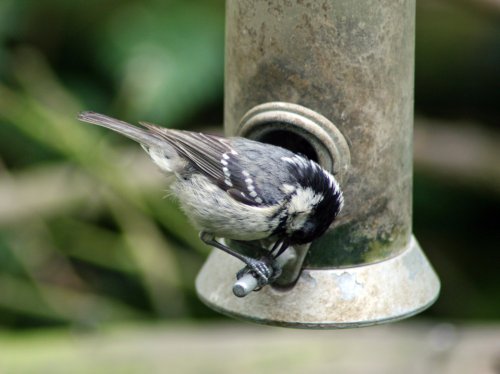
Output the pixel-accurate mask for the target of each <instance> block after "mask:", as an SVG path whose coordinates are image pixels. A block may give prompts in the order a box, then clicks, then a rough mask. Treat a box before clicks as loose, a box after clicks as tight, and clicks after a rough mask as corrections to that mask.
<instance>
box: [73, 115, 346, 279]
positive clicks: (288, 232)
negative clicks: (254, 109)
mask: <svg viewBox="0 0 500 374" xmlns="http://www.w3.org/2000/svg"><path fill="white" fill-rule="evenodd" d="M78 119H79V120H81V121H83V122H86V123H90V124H94V125H98V126H102V127H105V128H107V129H110V130H112V131H114V132H116V133H119V134H121V135H123V136H125V137H128V138H130V139H132V140H134V141H136V142H137V143H139V144H140V145H141V146H142V148H143V149H144V150H145V151H146V153H147V154H148V155H149V156H150V158H151V159H152V161H153V162H154V163H155V164H156V165H157V166H158V167H159V169H160V170H161V171H162V172H163V173H164V174H165V175H166V176H167V178H166V180H167V183H168V188H169V190H170V192H171V194H172V195H173V196H174V197H176V199H177V200H178V201H179V205H180V207H181V209H182V210H183V211H184V213H185V214H186V216H187V217H188V218H189V220H190V221H191V222H192V223H193V225H194V226H195V227H197V228H198V230H199V231H200V239H201V240H202V241H203V242H204V243H206V244H208V245H210V246H212V247H215V248H218V249H220V250H222V251H224V252H226V253H229V254H230V255H232V256H234V257H236V258H238V259H239V260H241V261H242V262H243V263H244V264H245V265H246V266H245V268H243V269H242V270H241V271H240V272H239V273H238V275H237V276H238V278H239V277H241V276H242V275H243V274H245V273H248V272H249V273H251V274H252V276H254V277H255V278H256V279H257V281H258V285H259V288H260V287H262V286H264V285H267V284H270V283H272V282H273V281H274V280H275V279H276V278H277V277H278V276H279V275H280V273H281V268H280V266H279V265H278V263H277V261H276V259H277V258H278V257H279V256H280V255H281V254H282V253H283V252H284V251H285V250H286V249H287V248H288V247H290V246H293V245H300V244H307V243H310V242H312V241H313V240H315V239H317V238H319V237H320V236H321V235H323V234H324V233H325V231H326V230H327V229H328V228H329V227H330V225H331V224H332V222H333V221H334V220H335V218H336V217H337V215H338V214H339V212H340V211H341V210H342V207H343V205H344V197H343V193H342V190H341V188H340V186H339V183H338V181H337V180H336V178H335V177H334V175H333V174H331V173H329V172H328V171H326V170H325V169H324V168H322V167H321V166H320V165H319V164H318V163H316V162H315V161H313V160H311V159H308V158H307V157H305V156H304V155H301V154H298V153H294V152H292V151H290V150H288V149H285V148H282V147H279V146H276V145H272V144H266V143H262V142H259V141H255V140H250V139H247V138H243V137H222V136H216V135H211V134H205V133H200V132H191V131H183V130H175V129H169V128H165V127H161V126H158V125H155V124H152V123H148V122H139V125H140V127H139V126H135V125H132V124H130V123H127V122H124V121H122V120H118V119H115V118H112V117H109V116H107V115H104V114H99V113H96V112H92V111H85V112H81V113H79V114H78ZM220 238H223V239H225V240H230V241H234V242H236V243H237V242H246V243H251V242H254V241H261V240H266V241H267V242H269V243H271V244H270V245H269V247H270V249H269V248H267V249H265V248H262V249H261V250H260V251H258V253H259V254H258V256H257V257H255V256H249V255H247V254H243V253H241V252H240V251H237V250H235V249H233V248H231V247H229V246H228V245H227V244H226V241H225V242H224V243H222V242H221V241H220V240H218V239H220Z"/></svg>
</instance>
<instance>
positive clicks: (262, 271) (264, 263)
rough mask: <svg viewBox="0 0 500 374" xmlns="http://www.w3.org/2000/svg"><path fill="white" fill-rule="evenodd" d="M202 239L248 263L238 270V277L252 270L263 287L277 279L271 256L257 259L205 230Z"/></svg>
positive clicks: (201, 233)
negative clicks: (224, 242) (225, 243)
mask: <svg viewBox="0 0 500 374" xmlns="http://www.w3.org/2000/svg"><path fill="white" fill-rule="evenodd" d="M200 239H201V240H202V241H203V242H204V243H205V244H208V245H210V246H212V247H215V248H218V249H220V250H222V251H224V252H226V253H229V254H230V255H231V256H234V257H236V258H237V259H238V260H240V261H242V262H244V263H245V264H246V265H247V266H246V267H245V268H244V269H242V270H240V271H239V272H238V274H237V276H238V278H239V277H241V276H242V275H243V274H244V273H246V272H248V271H250V272H252V273H253V274H254V276H255V277H256V278H257V281H258V283H259V287H263V286H265V285H266V284H268V283H269V281H270V280H271V279H275V277H274V272H275V271H276V268H275V265H274V261H273V259H272V257H271V258H269V256H263V257H262V258H261V259H259V260H256V259H254V258H251V257H248V256H245V255H243V254H241V253H239V252H237V251H235V250H233V249H231V248H229V247H228V246H226V245H224V244H222V243H219V242H218V241H217V240H215V237H214V235H213V234H210V233H207V232H205V231H202V232H200ZM280 272H281V271H280ZM240 273H241V274H240Z"/></svg>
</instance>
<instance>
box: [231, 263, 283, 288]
mask: <svg viewBox="0 0 500 374" xmlns="http://www.w3.org/2000/svg"><path fill="white" fill-rule="evenodd" d="M248 273H250V274H251V275H252V276H253V277H254V278H255V279H257V285H258V288H257V289H256V291H258V290H260V289H261V288H262V287H264V286H265V285H268V284H270V283H272V282H274V281H275V280H276V279H277V278H278V277H279V276H280V275H281V267H280V266H278V264H277V263H276V261H274V260H273V259H271V258H267V257H263V258H261V259H260V260H255V259H249V260H248V262H247V266H245V267H244V268H243V269H241V270H240V271H238V273H237V274H236V278H237V279H240V278H241V277H242V276H243V275H245V274H248Z"/></svg>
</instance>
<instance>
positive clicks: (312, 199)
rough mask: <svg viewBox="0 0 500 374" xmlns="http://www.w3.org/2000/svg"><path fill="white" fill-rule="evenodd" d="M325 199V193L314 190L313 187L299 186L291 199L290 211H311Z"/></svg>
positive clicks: (291, 212) (290, 212)
mask: <svg viewBox="0 0 500 374" xmlns="http://www.w3.org/2000/svg"><path fill="white" fill-rule="evenodd" d="M321 200H323V195H322V194H318V193H316V192H314V191H313V189H312V188H310V187H307V188H302V187H300V188H298V189H297V190H296V192H295V194H294V195H293V196H292V198H291V199H290V203H289V205H288V213H289V214H293V213H307V214H308V213H310V212H311V210H312V209H313V207H315V206H316V205H318V203H319V202H320V201H321Z"/></svg>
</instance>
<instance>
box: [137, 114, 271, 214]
mask: <svg viewBox="0 0 500 374" xmlns="http://www.w3.org/2000/svg"><path fill="white" fill-rule="evenodd" d="M141 125H143V126H144V127H146V128H147V129H148V130H149V131H150V132H151V133H153V134H154V135H156V136H158V137H161V138H163V139H165V140H166V141H168V143H170V144H171V145H172V146H173V147H174V148H175V150H176V151H177V152H178V153H179V155H181V156H182V157H183V158H185V159H186V160H188V161H190V162H191V164H192V165H193V167H194V168H195V169H196V170H197V171H198V172H200V173H201V174H203V175H205V176H206V177H208V178H209V179H211V180H212V182H213V183H215V184H216V185H217V186H219V188H221V189H222V190H224V191H226V192H227V193H228V194H229V195H230V196H231V197H232V198H233V199H235V200H237V201H239V202H241V203H243V204H246V205H252V206H261V205H266V204H265V203H266V202H265V201H264V200H263V199H261V198H260V197H259V195H258V193H259V191H258V190H256V189H257V186H254V185H253V184H252V183H251V181H252V179H251V176H250V175H249V174H248V172H247V171H245V170H244V169H242V167H241V164H240V162H239V154H238V152H237V151H236V150H234V149H233V148H232V147H231V145H230V142H229V141H228V139H226V138H223V137H220V136H215V135H208V134H203V133H198V132H190V131H180V130H171V129H165V128H163V127H159V126H156V125H153V124H150V123H145V122H141Z"/></svg>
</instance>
